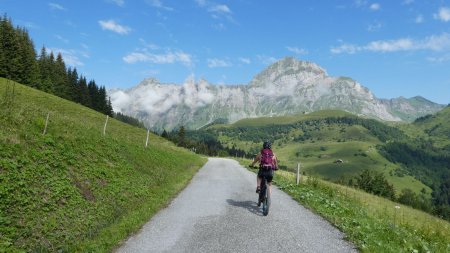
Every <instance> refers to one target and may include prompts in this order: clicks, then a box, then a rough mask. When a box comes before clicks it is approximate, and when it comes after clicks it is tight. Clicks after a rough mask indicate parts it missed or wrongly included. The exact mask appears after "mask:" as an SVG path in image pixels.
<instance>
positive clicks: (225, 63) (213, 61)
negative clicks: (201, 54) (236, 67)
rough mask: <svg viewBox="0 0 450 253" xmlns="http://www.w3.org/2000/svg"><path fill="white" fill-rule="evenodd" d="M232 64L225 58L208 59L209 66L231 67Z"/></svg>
mask: <svg viewBox="0 0 450 253" xmlns="http://www.w3.org/2000/svg"><path fill="white" fill-rule="evenodd" d="M231 66H232V64H231V63H230V62H228V61H225V60H220V59H217V58H213V59H208V67H210V68H225V67H231Z"/></svg>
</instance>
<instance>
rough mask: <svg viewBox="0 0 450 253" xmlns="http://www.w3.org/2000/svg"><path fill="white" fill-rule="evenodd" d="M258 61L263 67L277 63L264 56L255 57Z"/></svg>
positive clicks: (271, 58)
mask: <svg viewBox="0 0 450 253" xmlns="http://www.w3.org/2000/svg"><path fill="white" fill-rule="evenodd" d="M256 57H257V58H258V60H259V61H260V62H261V63H262V64H264V65H270V64H273V63H274V62H276V61H277V59H276V58H275V57H271V56H266V55H257V56H256Z"/></svg>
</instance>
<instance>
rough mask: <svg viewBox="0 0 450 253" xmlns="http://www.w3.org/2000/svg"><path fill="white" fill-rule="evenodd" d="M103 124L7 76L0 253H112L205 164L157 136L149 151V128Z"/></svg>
mask: <svg viewBox="0 0 450 253" xmlns="http://www.w3.org/2000/svg"><path fill="white" fill-rule="evenodd" d="M47 117H48V122H47ZM105 122H106V116H105V115H103V114H100V113H98V112H95V111H93V110H91V109H88V108H86V107H84V106H81V105H79V104H76V103H73V102H70V101H67V100H64V99H61V98H59V97H56V96H53V95H49V94H47V93H44V92H41V91H37V90H35V89H32V88H29V87H26V86H23V85H21V84H18V83H15V82H12V81H9V80H7V79H3V78H0V198H1V201H0V252H15V251H17V252H21V251H26V252H56V251H59V252H74V251H78V252H88V251H96V252H108V251H111V250H112V249H113V248H114V247H115V246H116V245H117V244H119V243H120V242H121V241H122V240H124V239H125V238H127V236H128V235H129V234H130V233H133V232H134V231H136V230H137V229H139V228H140V226H142V225H143V224H144V223H145V222H146V221H147V220H148V219H149V218H150V217H151V216H152V215H154V214H155V213H156V212H157V211H158V210H159V209H161V208H162V207H164V206H165V205H167V204H168V203H169V201H170V200H171V199H172V197H173V196H174V195H175V194H177V193H178V192H179V191H180V190H181V189H183V188H184V187H185V186H186V184H187V183H188V182H189V181H190V179H191V178H192V176H193V175H194V174H195V173H196V172H197V170H198V169H199V168H200V167H201V166H202V165H203V164H204V163H205V162H206V159H205V158H202V157H200V156H198V155H196V154H194V153H192V152H189V151H187V150H185V149H182V148H178V147H176V146H175V145H173V144H172V143H170V142H168V141H167V140H165V139H163V138H160V137H158V136H157V135H154V134H152V133H150V135H149V143H148V146H147V147H145V143H146V136H147V131H146V130H145V129H141V128H136V127H132V126H130V125H127V124H124V123H122V122H119V121H117V120H115V119H113V118H109V119H108V121H107V125H106V128H105ZM44 129H45V134H44Z"/></svg>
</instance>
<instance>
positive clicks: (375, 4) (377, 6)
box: [370, 3, 381, 11]
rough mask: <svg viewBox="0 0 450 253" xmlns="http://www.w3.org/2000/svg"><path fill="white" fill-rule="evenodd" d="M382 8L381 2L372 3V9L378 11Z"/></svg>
mask: <svg viewBox="0 0 450 253" xmlns="http://www.w3.org/2000/svg"><path fill="white" fill-rule="evenodd" d="M380 8H381V6H380V4H379V3H373V4H371V5H370V9H371V10H373V11H378V10H380Z"/></svg>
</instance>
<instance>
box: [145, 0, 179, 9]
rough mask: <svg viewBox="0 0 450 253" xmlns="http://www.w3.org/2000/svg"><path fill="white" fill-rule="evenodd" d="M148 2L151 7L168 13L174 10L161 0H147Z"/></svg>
mask: <svg viewBox="0 0 450 253" xmlns="http://www.w3.org/2000/svg"><path fill="white" fill-rule="evenodd" d="M147 2H148V3H149V4H150V5H151V6H153V7H156V8H159V9H163V10H166V11H173V10H174V9H173V8H172V7H169V6H166V5H164V3H163V2H162V1H161V0H147Z"/></svg>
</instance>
